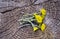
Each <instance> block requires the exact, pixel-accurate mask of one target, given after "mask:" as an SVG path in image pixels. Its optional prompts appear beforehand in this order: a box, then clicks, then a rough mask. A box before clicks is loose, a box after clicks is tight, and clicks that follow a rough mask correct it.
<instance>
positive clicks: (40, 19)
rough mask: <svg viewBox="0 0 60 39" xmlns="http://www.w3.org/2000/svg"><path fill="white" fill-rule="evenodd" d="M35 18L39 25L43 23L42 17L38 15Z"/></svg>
mask: <svg viewBox="0 0 60 39" xmlns="http://www.w3.org/2000/svg"><path fill="white" fill-rule="evenodd" d="M35 18H36V20H37V22H38V23H42V20H43V19H42V17H41V16H40V15H36V16H35Z"/></svg>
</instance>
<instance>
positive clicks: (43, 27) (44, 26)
mask: <svg viewBox="0 0 60 39" xmlns="http://www.w3.org/2000/svg"><path fill="white" fill-rule="evenodd" d="M45 28H46V25H45V24H44V23H43V24H42V25H41V30H42V31H44V30H45Z"/></svg>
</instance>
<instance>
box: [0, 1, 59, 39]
mask: <svg viewBox="0 0 60 39" xmlns="http://www.w3.org/2000/svg"><path fill="white" fill-rule="evenodd" d="M10 1H11V2H12V1H13V2H12V3H13V4H12V5H11V2H10ZM37 1H38V0H37ZM40 1H41V0H40ZM5 2H6V4H5ZM7 2H8V4H10V5H8V4H7ZM33 2H34V0H33V1H32V2H31V0H1V1H0V3H1V4H0V39H60V1H59V0H51V1H50V0H46V1H44V0H43V2H42V1H41V2H39V3H37V2H35V3H33ZM31 3H32V4H31ZM15 4H16V6H15ZM4 5H5V6H4ZM7 5H8V6H7ZM42 7H44V8H45V9H46V10H47V15H46V18H45V21H44V22H45V23H46V25H47V28H46V31H45V32H44V33H42V32H41V31H40V30H38V31H37V32H33V29H32V27H31V26H27V27H24V28H21V29H19V26H20V25H19V22H18V19H19V18H20V17H22V16H23V15H24V14H27V13H30V14H31V13H33V12H38V11H39V9H40V8H42ZM49 32H51V33H49ZM48 34H50V35H48ZM50 36H51V37H50ZM44 37H45V38H44ZM47 37H48V38H47Z"/></svg>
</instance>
